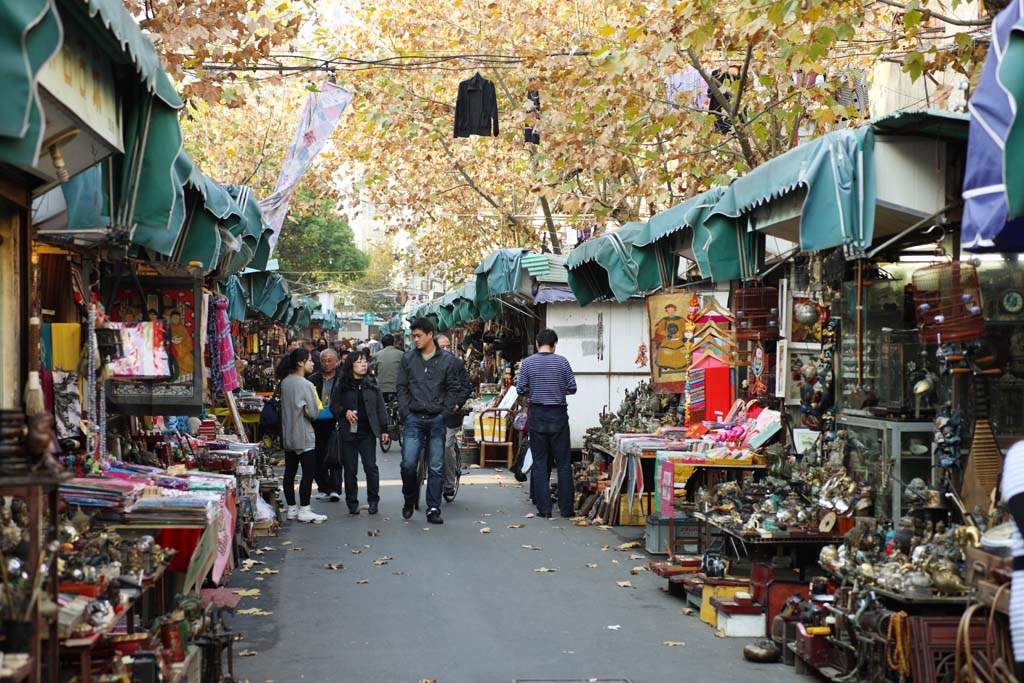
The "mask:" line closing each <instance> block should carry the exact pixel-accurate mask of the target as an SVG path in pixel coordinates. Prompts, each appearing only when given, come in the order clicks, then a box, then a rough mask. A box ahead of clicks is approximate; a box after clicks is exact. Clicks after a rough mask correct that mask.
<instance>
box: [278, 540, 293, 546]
mask: <svg viewBox="0 0 1024 683" xmlns="http://www.w3.org/2000/svg"><path fill="white" fill-rule="evenodd" d="M292 543H294V541H281V545H291V544H292Z"/></svg>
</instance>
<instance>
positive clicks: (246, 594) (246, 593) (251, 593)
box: [231, 588, 260, 598]
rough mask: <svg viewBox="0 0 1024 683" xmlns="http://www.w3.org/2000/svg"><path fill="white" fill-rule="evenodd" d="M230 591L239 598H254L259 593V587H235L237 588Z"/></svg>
mask: <svg viewBox="0 0 1024 683" xmlns="http://www.w3.org/2000/svg"><path fill="white" fill-rule="evenodd" d="M231 592H232V593H234V594H235V595H237V596H238V597H240V598H255V597H256V596H257V595H259V594H260V589H259V588H249V589H247V590H242V589H237V590H233V591H231Z"/></svg>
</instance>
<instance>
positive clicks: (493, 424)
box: [476, 408, 515, 467]
mask: <svg viewBox="0 0 1024 683" xmlns="http://www.w3.org/2000/svg"><path fill="white" fill-rule="evenodd" d="M479 419H480V433H479V434H477V435H476V437H477V438H478V439H479V440H480V467H486V466H487V462H488V459H487V456H488V453H489V452H493V451H498V452H499V453H500V452H501V451H502V450H504V451H505V466H506V467H512V461H513V459H514V458H515V454H514V449H513V445H512V441H510V440H509V431H510V430H511V428H512V411H511V410H510V409H508V408H488V409H487V410H485V411H483V412H482V413H480V418H479ZM491 462H501V460H497V461H495V460H493V459H492V460H491Z"/></svg>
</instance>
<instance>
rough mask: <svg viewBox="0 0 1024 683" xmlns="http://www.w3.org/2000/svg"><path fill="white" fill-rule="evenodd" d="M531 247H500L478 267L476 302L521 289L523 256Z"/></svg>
mask: <svg viewBox="0 0 1024 683" xmlns="http://www.w3.org/2000/svg"><path fill="white" fill-rule="evenodd" d="M529 253H530V250H529V249H498V250H497V251H492V252H491V253H490V254H488V255H487V258H485V259H484V260H483V262H482V263H481V264H480V265H479V266H477V267H476V271H475V272H476V302H477V305H478V306H479V304H480V302H482V301H489V300H491V299H493V298H494V297H498V296H501V295H502V294H509V293H511V292H518V291H519V284H520V282H521V281H522V267H523V265H522V261H523V256H525V255H526V254H529Z"/></svg>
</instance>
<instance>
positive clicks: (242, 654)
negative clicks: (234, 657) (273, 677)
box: [238, 650, 259, 657]
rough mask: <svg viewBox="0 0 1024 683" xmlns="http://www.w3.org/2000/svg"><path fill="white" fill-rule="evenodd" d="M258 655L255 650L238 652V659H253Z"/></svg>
mask: <svg viewBox="0 0 1024 683" xmlns="http://www.w3.org/2000/svg"><path fill="white" fill-rule="evenodd" d="M258 654H259V653H258V652H256V650H239V652H238V656H239V657H255V656H256V655H258Z"/></svg>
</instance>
